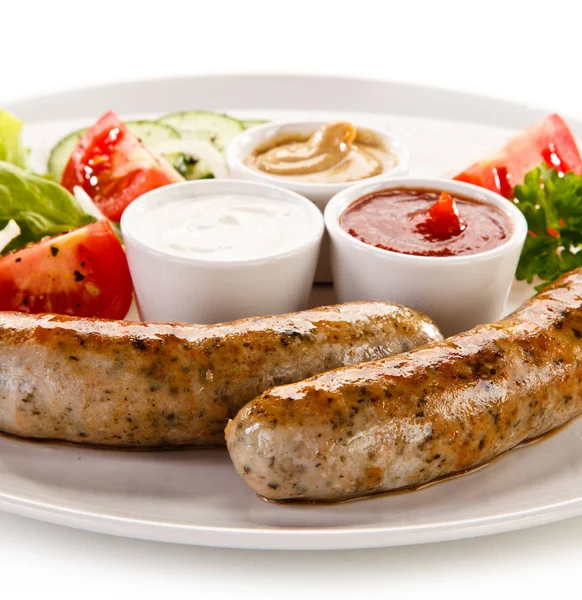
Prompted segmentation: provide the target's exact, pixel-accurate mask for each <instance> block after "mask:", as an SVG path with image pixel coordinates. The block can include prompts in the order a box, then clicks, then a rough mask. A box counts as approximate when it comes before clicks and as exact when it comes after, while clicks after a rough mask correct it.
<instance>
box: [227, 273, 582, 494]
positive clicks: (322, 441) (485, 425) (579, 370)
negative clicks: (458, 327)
mask: <svg viewBox="0 0 582 600" xmlns="http://www.w3.org/2000/svg"><path fill="white" fill-rule="evenodd" d="M581 381H582V269H579V270H576V271H573V272H571V273H570V274H568V275H566V276H565V277H563V278H562V279H561V280H560V281H558V282H557V283H556V284H554V285H553V286H551V287H550V288H548V289H547V290H546V291H544V292H542V293H540V294H539V295H538V296H536V297H535V298H533V299H532V300H530V301H528V302H527V303H526V304H524V305H523V306H522V307H521V308H520V309H519V310H518V311H516V312H515V313H513V314H512V315H510V316H509V317H507V318H506V319H504V320H502V321H500V322H497V323H494V324H492V325H484V326H480V327H477V328H475V329H473V330H471V331H469V332H467V333H462V334H460V335H456V336H454V337H452V338H449V339H447V340H446V341H444V342H440V343H434V344H430V345H428V346H425V347H424V348H421V349H418V350H416V351H412V352H407V353H405V354H402V355H400V356H395V357H392V358H388V359H384V360H379V361H374V362H369V363H366V364H361V365H357V366H355V367H347V368H343V369H338V370H336V371H332V372H329V373H325V374H322V375H318V376H315V377H312V378H311V379H309V380H307V381H304V382H301V383H296V384H292V385H285V386H282V387H277V388H274V389H272V390H269V391H267V392H265V393H264V394H263V395H262V396H260V397H259V398H257V399H255V400H254V401H252V402H250V403H249V404H248V405H247V406H246V407H244V408H243V409H242V410H241V412H240V413H239V414H238V415H237V417H236V418H235V419H234V421H232V422H231V423H230V424H229V425H228V427H227V430H226V436H227V444H228V448H229V452H230V455H231V458H232V460H233V462H234V465H235V467H236V469H237V471H238V473H239V474H240V475H241V477H242V478H243V479H244V480H245V481H246V482H247V483H248V484H249V485H250V486H251V488H252V489H253V490H255V492H257V493H258V494H260V495H262V496H264V497H267V498H271V499H313V500H325V501H339V500H347V499H351V498H355V497H359V496H365V495H369V494H376V493H380V492H386V491H390V490H396V489H399V488H411V487H412V488H414V487H416V486H419V485H421V484H423V483H426V482H429V481H431V480H434V479H437V478H439V477H442V476H445V475H450V474H454V473H457V472H461V471H464V470H466V469H469V468H471V467H474V466H478V465H480V464H484V463H486V462H488V461H490V460H491V459H492V458H494V457H495V456H497V455H499V454H500V453H502V452H504V451H506V450H509V449H510V448H512V447H514V446H516V445H517V444H519V443H520V442H522V441H525V440H527V439H529V438H534V437H536V436H539V435H541V434H543V433H545V432H547V431H549V430H551V429H553V428H555V427H557V426H559V425H561V424H563V423H565V422H566V421H568V420H569V419H572V418H573V417H575V416H577V415H578V414H580V412H582V396H581V388H582V383H581Z"/></svg>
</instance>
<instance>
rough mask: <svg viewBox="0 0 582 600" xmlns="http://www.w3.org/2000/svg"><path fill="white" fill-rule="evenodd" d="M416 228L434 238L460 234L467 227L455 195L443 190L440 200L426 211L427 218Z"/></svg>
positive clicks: (426, 235)
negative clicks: (460, 213) (454, 197)
mask: <svg viewBox="0 0 582 600" xmlns="http://www.w3.org/2000/svg"><path fill="white" fill-rule="evenodd" d="M416 228H417V229H418V231H420V233H422V234H423V235H424V236H425V237H426V238H428V239H432V240H448V239H450V238H452V237H455V236H457V235H460V234H461V233H463V231H465V229H466V228H467V224H466V223H465V221H463V219H461V215H459V207H458V206H457V203H456V202H455V201H454V199H453V197H452V196H451V195H450V194H447V192H442V193H441V195H440V196H439V198H438V200H437V201H436V202H435V203H434V204H433V205H432V206H431V207H430V208H429V209H428V210H427V211H426V214H425V220H424V221H421V222H420V223H419V224H418V225H417V226H416Z"/></svg>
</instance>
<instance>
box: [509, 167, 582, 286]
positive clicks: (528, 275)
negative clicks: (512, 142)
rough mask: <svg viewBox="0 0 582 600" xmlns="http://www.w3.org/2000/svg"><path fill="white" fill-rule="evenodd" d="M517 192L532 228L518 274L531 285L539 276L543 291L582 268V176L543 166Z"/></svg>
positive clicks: (529, 174) (518, 203)
mask: <svg viewBox="0 0 582 600" xmlns="http://www.w3.org/2000/svg"><path fill="white" fill-rule="evenodd" d="M514 193H515V203H516V204H517V207H518V208H519V209H520V210H521V212H522V213H523V214H524V216H525V218H526V220H527V223H528V228H529V235H528V236H527V238H526V240H525V245H524V248H523V251H522V253H521V258H520V261H519V265H518V267H517V274H516V275H517V278H518V279H520V280H526V281H527V282H528V283H532V281H533V280H534V278H535V277H539V279H541V280H542V283H540V284H539V285H538V286H537V287H536V289H537V290H540V289H542V288H544V287H545V286H546V285H548V284H549V283H551V282H552V281H554V280H555V279H557V278H558V277H560V276H561V275H562V274H564V273H566V272H567V271H570V270H571V269H574V268H576V267H580V266H582V252H580V249H582V176H580V175H578V174H576V173H560V172H559V171H557V170H556V169H553V168H550V167H549V166H547V165H546V164H543V165H541V166H540V167H538V168H536V169H534V170H533V171H530V172H529V173H528V174H527V175H526V176H525V182H524V183H523V185H518V186H516V187H515V190H514Z"/></svg>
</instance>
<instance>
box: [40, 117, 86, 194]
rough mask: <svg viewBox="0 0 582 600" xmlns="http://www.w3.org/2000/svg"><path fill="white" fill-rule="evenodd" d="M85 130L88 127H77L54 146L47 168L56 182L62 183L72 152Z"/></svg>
mask: <svg viewBox="0 0 582 600" xmlns="http://www.w3.org/2000/svg"><path fill="white" fill-rule="evenodd" d="M85 131H87V129H77V131H73V132H71V133H69V134H68V135H66V136H65V137H64V138H62V139H61V140H59V141H58V142H57V143H56V144H55V145H54V146H53V149H52V150H51V153H50V155H49V159H48V163H47V170H48V172H49V174H50V175H51V176H52V177H53V178H54V180H55V181H56V182H58V183H60V181H61V176H62V174H63V171H64V170H65V167H66V166H67V163H68V162H69V157H70V156H71V152H72V151H73V148H74V147H75V146H76V145H77V142H78V141H79V138H80V137H81V136H82V135H83V133H85Z"/></svg>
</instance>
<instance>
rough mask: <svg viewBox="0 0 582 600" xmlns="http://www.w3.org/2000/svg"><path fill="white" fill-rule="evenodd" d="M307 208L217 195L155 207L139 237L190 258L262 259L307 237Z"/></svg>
mask: <svg viewBox="0 0 582 600" xmlns="http://www.w3.org/2000/svg"><path fill="white" fill-rule="evenodd" d="M309 219H310V215H309V214H308V213H307V211H306V209H305V207H303V206H300V205H298V204H295V203H292V202H287V201H284V200H273V199H270V198H261V197H259V196H246V195H243V194H216V195H203V196H195V197H192V198H187V199H176V200H169V201H167V202H158V203H155V204H153V205H150V206H149V207H148V209H147V210H145V211H143V212H142V213H141V214H140V217H139V222H137V223H135V229H134V232H135V235H136V237H138V238H139V239H140V240H141V241H142V242H144V243H146V244H147V245H148V246H150V247H151V248H154V249H156V250H159V251H161V252H166V253H170V254H174V255H176V256H183V257H187V258H194V259H203V260H216V261H231V260H235V261H236V260H250V259H258V258H263V257H268V256H273V255H275V254H282V253H285V252H288V251H290V250H293V249H294V248H296V247H297V246H300V245H301V244H302V243H303V242H304V241H307V239H306V234H308V232H309V231H311V230H312V229H313V228H312V227H306V221H307V220H309Z"/></svg>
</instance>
